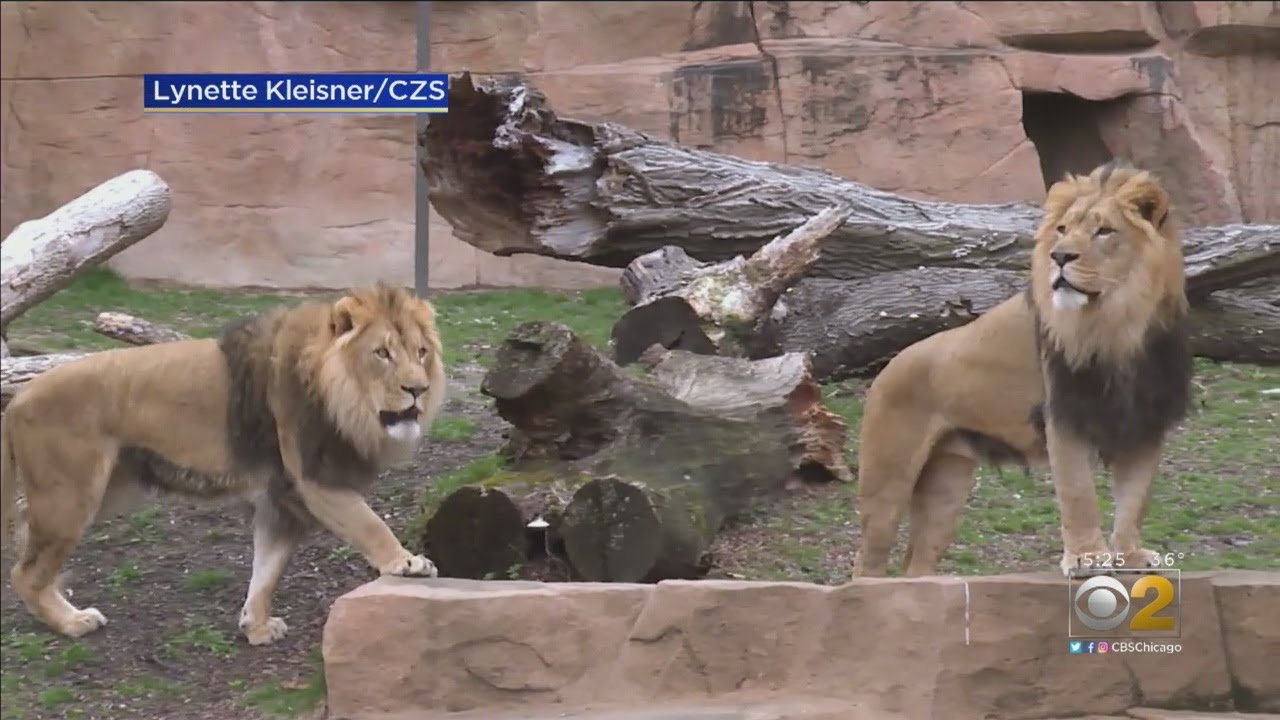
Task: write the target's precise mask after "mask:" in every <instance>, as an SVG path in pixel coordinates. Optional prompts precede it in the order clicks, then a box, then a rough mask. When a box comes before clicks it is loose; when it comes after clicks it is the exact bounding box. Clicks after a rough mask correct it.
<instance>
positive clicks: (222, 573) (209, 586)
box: [186, 568, 231, 592]
mask: <svg viewBox="0 0 1280 720" xmlns="http://www.w3.org/2000/svg"><path fill="white" fill-rule="evenodd" d="M229 582H231V573H229V572H227V571H226V570H218V569H214V568H211V569H209V570H197V571H195V572H193V573H191V574H190V575H188V576H187V582H186V585H187V589H188V590H190V591H192V592H207V591H209V590H214V589H216V588H220V587H222V586H223V585H226V584H227V583H229Z"/></svg>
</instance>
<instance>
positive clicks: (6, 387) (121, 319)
mask: <svg viewBox="0 0 1280 720" xmlns="http://www.w3.org/2000/svg"><path fill="white" fill-rule="evenodd" d="M93 329H94V330H95V331H97V332H99V333H101V334H103V335H106V336H107V337H111V338H115V339H117V340H121V341H124V342H127V343H129V344H131V345H151V344H153V343H159V342H170V341H173V340H186V339H190V337H191V336H189V335H187V334H186V333H183V332H181V331H178V330H174V329H173V328H169V327H165V326H163V325H157V324H155V323H152V322H148V321H146V320H143V319H141V318H135V317H133V316H132V315H126V314H124V313H117V312H104V313H99V314H98V318H97V320H95V321H94V323H93ZM5 350H6V353H5V356H4V358H3V360H0V408H3V407H5V406H7V405H8V404H9V400H11V399H12V398H13V395H14V393H16V392H18V390H19V389H20V388H21V387H22V386H23V385H24V384H26V383H27V382H29V381H30V380H31V379H32V378H34V377H35V376H37V375H39V374H40V373H42V372H44V371H46V370H49V369H51V368H54V367H57V366H58V365H62V364H63V363H67V362H70V361H72V360H79V359H80V358H82V357H85V356H86V355H88V354H89V353H82V352H64V353H50V354H46V355H27V356H23V357H11V356H9V354H8V352H7V351H8V348H7V347H6V348H5Z"/></svg>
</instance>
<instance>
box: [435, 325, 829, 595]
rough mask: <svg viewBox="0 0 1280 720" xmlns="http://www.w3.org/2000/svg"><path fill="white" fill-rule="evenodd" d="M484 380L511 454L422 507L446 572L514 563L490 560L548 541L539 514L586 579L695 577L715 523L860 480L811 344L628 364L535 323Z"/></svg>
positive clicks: (552, 544) (665, 356)
mask: <svg viewBox="0 0 1280 720" xmlns="http://www.w3.org/2000/svg"><path fill="white" fill-rule="evenodd" d="M481 389H482V392H484V393H485V394H486V395H489V396H490V397H493V398H494V400H495V405H496V407H497V410H498V413H499V414H500V415H501V416H502V417H503V418H504V419H506V420H507V421H508V422H510V423H511V424H512V426H513V427H512V428H511V431H510V438H509V442H508V444H507V446H506V447H505V448H504V450H503V453H504V455H506V456H507V458H508V459H509V461H510V463H511V464H510V466H509V467H508V468H507V469H506V470H504V471H502V472H500V473H498V474H497V475H495V476H494V477H492V478H487V479H483V480H481V481H479V482H477V483H470V484H468V486H466V487H464V488H458V489H454V490H452V491H451V492H450V493H449V494H446V495H445V497H444V499H443V500H442V501H441V502H440V503H439V505H438V506H437V509H435V511H434V513H433V514H432V515H431V517H430V519H428V520H427V528H428V529H427V531H426V533H425V535H426V536H427V543H429V545H430V548H431V553H432V557H433V559H434V560H435V561H436V562H437V563H438V564H439V566H440V568H441V571H442V573H446V574H447V572H448V571H447V568H454V567H456V568H458V570H459V571H460V572H465V573H467V574H468V576H471V577H475V576H483V575H485V574H492V573H501V572H503V571H505V569H506V568H505V567H493V565H494V564H503V563H507V562H508V561H510V560H511V559H512V558H513V557H516V556H518V555H519V554H520V552H521V549H522V548H523V551H524V552H526V553H527V552H530V550H531V548H530V546H531V545H536V544H537V542H539V541H538V540H537V537H538V536H537V535H536V534H531V533H529V532H528V531H529V530H537V529H539V528H536V527H535V528H529V525H530V523H531V522H532V523H533V524H534V525H541V524H542V523H545V524H546V525H545V527H544V528H541V531H542V533H543V538H544V539H543V540H542V541H541V542H543V543H544V544H545V545H546V546H547V547H549V548H551V551H552V552H553V553H554V552H560V550H559V545H560V544H561V543H563V552H564V554H565V556H566V558H567V559H568V561H569V562H570V563H571V564H572V566H573V568H574V569H575V572H576V573H577V575H579V576H580V577H582V578H584V579H587V580H600V581H606V580H607V581H641V580H657V579H662V578H669V577H695V576H697V575H698V574H700V573H701V572H703V571H704V570H705V565H704V564H703V555H704V554H705V550H706V548H707V545H708V543H709V542H710V539H711V538H712V537H713V536H714V534H715V532H716V531H717V530H719V528H720V527H721V525H722V524H723V523H724V522H725V521H726V520H727V519H729V518H732V517H734V516H735V515H737V514H739V513H741V512H742V511H743V510H744V509H745V508H746V507H747V506H748V504H749V503H750V502H751V501H752V500H753V499H755V498H759V497H762V496H765V495H768V494H770V493H773V492H777V491H780V490H781V489H782V488H783V487H784V486H785V485H786V484H787V483H788V482H789V481H791V480H792V479H797V478H798V479H811V480H833V479H834V480H840V481H846V482H847V481H850V480H851V474H850V471H849V468H848V465H847V464H846V462H845V460H844V448H845V441H846V439H847V427H846V425H845V423H844V421H843V420H842V419H841V418H840V417H839V416H837V415H835V414H834V413H832V412H831V411H830V410H828V409H827V408H826V407H824V406H823V405H822V395H821V392H820V389H819V388H818V387H817V385H816V384H815V383H814V382H813V380H812V377H811V376H810V373H809V368H808V362H807V360H806V359H805V357H804V356H803V355H782V356H779V357H774V358H769V359H766V360H759V361H752V360H746V359H741V358H726V357H715V356H705V355H693V354H689V353H683V352H673V351H666V350H662V349H661V348H654V349H653V350H652V351H650V352H648V353H645V354H644V355H642V357H641V358H640V359H639V362H638V363H637V365H636V366H635V367H634V368H633V369H627V370H624V369H622V368H620V367H618V366H617V365H615V364H614V363H613V362H611V361H610V360H609V359H608V358H607V357H605V356H604V355H602V354H601V353H600V352H599V351H597V350H596V349H594V348H592V347H591V346H590V345H588V344H587V343H585V342H583V341H582V340H581V339H579V338H578V337H577V336H576V335H574V334H573V332H572V331H570V330H569V329H568V328H566V327H564V326H563V325H559V324H557V323H550V322H534V323H526V324H524V325H521V326H519V327H517V328H516V329H515V330H514V331H513V332H512V333H511V335H510V336H509V337H508V338H507V340H506V341H505V342H504V344H503V345H502V347H501V348H500V350H499V353H498V358H497V362H496V363H495V365H494V367H493V369H492V370H490V372H489V373H488V374H487V375H486V376H485V379H484V382H483V384H482V386H481ZM495 491H496V492H495ZM495 495H496V497H491V496H495ZM513 508H515V509H516V512H513V511H512V509H513ZM433 527H434V529H433ZM464 538H470V544H469V543H468V541H467V540H464ZM477 538H478V539H479V542H476V539H477ZM491 546H496V547H498V548H499V551H495V552H493V553H488V551H487V550H486V551H485V552H484V553H477V551H476V549H477V547H479V548H480V549H485V548H489V547H491ZM464 554H469V559H468V560H467V561H466V562H463V561H461V560H460V561H459V562H458V563H456V564H455V563H454V561H453V559H452V556H454V555H457V556H459V557H461V556H462V555H464ZM478 555H486V556H491V557H493V558H494V559H493V560H491V561H490V560H483V561H478V560H477V556H478Z"/></svg>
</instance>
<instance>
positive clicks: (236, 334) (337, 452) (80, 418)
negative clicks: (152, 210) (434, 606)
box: [0, 285, 445, 645]
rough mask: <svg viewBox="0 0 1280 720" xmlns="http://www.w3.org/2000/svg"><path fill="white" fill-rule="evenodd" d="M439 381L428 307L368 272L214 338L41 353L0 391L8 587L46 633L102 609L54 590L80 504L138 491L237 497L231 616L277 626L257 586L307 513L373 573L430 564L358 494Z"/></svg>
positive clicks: (88, 624) (127, 503)
mask: <svg viewBox="0 0 1280 720" xmlns="http://www.w3.org/2000/svg"><path fill="white" fill-rule="evenodd" d="M444 395H445V375H444V364H443V359H442V357H441V344H440V337H439V335H438V333H437V329H436V324H435V311H434V309H433V308H432V306H431V305H430V304H429V303H428V302H426V301H425V300H420V299H417V298H415V297H413V296H412V295H410V294H409V293H408V292H406V291H404V290H402V289H399V288H391V287H387V286H383V285H378V286H376V287H373V288H368V289H363V290H360V291H358V292H354V293H351V294H349V295H347V296H346V297H343V298H341V299H339V300H337V301H336V302H334V303H332V304H330V303H322V302H309V303H305V304H301V305H298V306H296V307H292V308H278V309H276V310H274V311H271V312H268V313H266V314H264V315H262V316H259V317H255V318H249V319H246V320H243V321H240V322H238V323H236V324H234V325H232V326H230V327H229V328H228V329H227V330H226V331H225V332H224V333H223V334H222V336H221V337H219V338H218V339H201V340H184V341H179V342H170V343H164V344H159V345H149V346H144V347H135V348H122V349H118V350H109V351H107V352H101V353H95V354H93V355H90V356H88V357H86V358H84V359H81V360H78V361H76V362H73V363H70V364H67V365H62V366H59V367H56V368H53V369H51V370H49V371H47V372H45V373H42V374H41V375H39V376H37V377H36V378H35V379H34V380H32V381H31V382H30V383H28V384H27V386H26V387H24V388H23V389H22V390H21V391H20V392H19V393H18V394H17V395H16V396H15V397H14V398H13V400H12V401H11V402H10V403H9V406H8V408H7V409H6V410H5V413H4V422H3V426H2V427H0V465H2V467H0V470H2V472H3V474H2V475H0V488H2V489H3V496H2V497H0V501H2V503H0V510H2V511H3V513H2V517H0V525H2V528H3V530H4V531H5V532H4V533H0V534H7V531H8V529H9V528H10V523H11V522H13V521H15V520H17V518H16V517H15V512H14V500H15V495H16V493H17V491H18V490H19V483H21V490H22V491H23V494H24V495H25V499H26V511H25V522H24V523H23V524H24V525H25V532H24V533H23V534H25V541H24V542H22V543H20V546H21V551H20V556H19V557H18V558H17V559H16V562H15V563H14V567H13V571H12V573H11V578H12V581H13V586H14V589H15V590H16V592H17V594H18V596H19V597H21V598H22V601H23V603H24V604H25V605H26V607H27V608H28V609H29V610H30V611H31V612H32V614H34V615H35V616H36V617H38V618H39V619H40V620H41V621H43V622H44V623H45V624H47V625H48V626H49V627H50V628H52V629H53V630H55V631H57V632H59V633H62V634H64V635H68V636H71V637H79V636H81V635H84V634H86V633H89V632H92V631H94V630H96V629H98V628H99V627H102V626H103V625H105V624H106V622H107V621H106V618H105V617H104V616H103V615H102V613H101V612H99V611H98V610H97V609H95V608H85V609H79V608H77V607H75V606H74V605H72V604H71V603H70V602H68V601H67V599H66V597H65V596H64V595H63V594H62V592H61V591H60V590H59V588H58V587H57V583H56V580H57V577H58V573H59V570H60V568H61V567H62V565H63V563H64V562H66V560H67V558H68V557H69V556H70V554H71V552H72V550H73V549H74V548H75V547H76V545H77V544H78V543H79V542H80V540H81V538H82V536H83V535H84V532H85V530H86V529H87V528H88V527H89V525H90V524H91V523H92V522H93V521H94V519H95V518H98V517H105V516H107V515H109V514H118V513H120V512H124V511H127V510H129V509H131V508H132V507H135V506H136V505H137V504H138V502H139V501H140V500H143V499H144V498H146V497H147V496H149V495H153V494H160V495H163V494H167V493H174V494H178V495H183V496H187V497H194V498H199V499H204V500H245V501H248V502H249V503H250V504H251V505H252V507H253V510H254V512H253V571H252V576H251V578H250V581H249V590H248V596H247V598H246V600H245V603H244V607H243V609H242V610H241V612H240V618H239V626H240V629H241V630H242V631H243V632H244V634H245V636H246V637H247V638H248V641H249V642H250V643H252V644H254V645H262V644H266V643H271V642H274V641H276V640H279V639H280V638H282V637H284V635H285V632H286V630H287V628H286V625H285V623H284V621H283V620H281V619H280V618H278V617H271V614H270V606H271V596H272V594H273V593H274V591H275V587H276V583H277V582H278V581H279V580H280V577H281V575H282V574H283V572H284V569H285V565H286V564H287V563H288V561H289V558H290V556H291V555H292V553H293V551H294V550H295V549H296V548H297V546H298V544H299V543H300V542H301V540H302V539H303V537H304V535H305V534H306V532H307V530H309V529H311V528H313V527H315V526H317V525H318V526H321V527H324V528H327V529H328V530H330V531H332V532H333V533H335V534H336V535H337V536H338V537H340V538H341V539H342V540H344V541H345V542H347V543H349V544H351V545H352V546H353V547H355V548H356V549H357V550H359V552H360V553H361V554H363V555H364V557H365V558H366V559H367V560H368V562H369V563H370V564H371V565H372V566H373V567H374V568H376V569H377V570H378V571H379V572H381V573H382V574H389V575H418V576H434V575H435V574H436V569H435V566H434V565H433V564H432V563H431V561H430V560H428V559H427V558H425V557H422V556H421V555H414V554H412V553H410V552H409V551H407V550H406V549H405V548H404V547H403V546H402V545H401V544H400V541H399V540H397V539H396V536H395V535H394V534H393V533H392V531H391V529H390V528H388V527H387V524H386V523H385V522H383V520H382V519H381V518H380V517H378V515H377V514H376V513H374V511H373V510H372V509H371V508H370V507H369V505H368V504H367V503H366V502H365V500H364V495H365V494H366V493H367V492H368V490H369V489H370V486H371V484H372V483H373V481H374V480H375V479H376V476H377V473H378V472H379V470H380V469H382V468H384V467H386V466H387V465H388V464H390V463H392V462H396V461H399V460H403V459H407V458H408V457H411V456H412V453H413V451H414V449H415V447H416V446H417V444H418V440H419V438H420V436H421V434H422V432H423V430H424V429H425V428H428V427H429V426H430V424H431V421H432V420H433V419H434V417H435V415H436V413H437V412H438V410H439V408H440V405H441V403H442V402H443V400H444Z"/></svg>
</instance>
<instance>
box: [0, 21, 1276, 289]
mask: <svg viewBox="0 0 1280 720" xmlns="http://www.w3.org/2000/svg"><path fill="white" fill-rule="evenodd" d="M433 8H434V9H433V11H432V18H433V24H432V67H433V69H436V70H445V71H458V70H463V69H469V70H471V71H473V72H478V73H510V72H514V73H522V74H524V75H526V76H527V77H528V78H529V79H530V80H531V81H532V82H533V83H534V84H535V85H537V86H538V87H540V88H541V89H542V90H543V91H544V92H546V94H547V95H548V97H549V99H550V100H551V102H552V105H553V107H554V108H555V109H556V110H557V112H560V113H562V114H566V115H572V116H578V117H582V118H584V119H589V120H612V121H615V122H619V123H623V124H626V125H630V126H633V127H635V128H638V129H640V130H644V131H646V132H650V133H654V134H656V135H659V136H661V137H665V138H669V139H673V140H676V141H678V142H681V143H686V144H689V145H693V146H697V147H701V148H707V149H714V150H719V151H722V152H728V153H733V154H737V155H741V156H744V157H747V158H751V159H757V160H772V161H780V162H790V163H799V164H811V165H818V166H822V167H825V168H827V169H829V170H832V171H833V172H836V173H838V174H840V175H843V176H845V177H847V178H850V179H852V180H857V181H860V182H863V183H867V184H869V185H873V186H876V187H879V188H882V189H885V190H890V191H894V192H898V193H901V194H904V195H908V196H913V197H920V198H936V199H945V200H954V201H972V202H984V201H991V202H996V201H1006V200H1032V201H1034V200H1037V199H1038V198H1039V197H1041V196H1042V195H1043V192H1044V188H1045V181H1046V177H1047V178H1057V177H1059V176H1061V174H1062V173H1063V172H1066V171H1069V170H1083V169H1086V168H1088V167H1090V166H1093V165H1095V164H1097V162H1099V161H1101V160H1104V159H1106V158H1108V157H1111V156H1114V155H1125V156H1128V157H1130V158H1132V159H1133V160H1134V161H1136V162H1138V163H1141V164H1144V165H1147V166H1150V167H1152V168H1153V169H1155V170H1157V171H1159V172H1160V173H1161V174H1162V175H1163V176H1164V177H1165V178H1166V181H1167V183H1168V184H1169V185H1170V187H1171V190H1172V191H1173V193H1174V195H1175V198H1176V199H1177V201H1178V204H1179V206H1180V207H1181V209H1182V211H1183V217H1184V220H1185V221H1186V222H1189V223H1193V224H1217V223H1226V222H1231V221H1247V222H1276V221H1280V192H1277V191H1276V188H1277V187H1280V3H1276V2H1178V3H1155V2H1114V3H1107V4H1105V5H1097V6H1094V7H1088V8H1086V4H1085V3H1080V2H945V3H941V2H903V3H866V2H663V3H636V4H627V3H614V2H587V3H577V2H505V3H490V2H450V3H435V4H434V5H433ZM3 13H4V14H3V19H4V23H3V38H2V42H0V109H3V113H2V114H0V148H2V149H3V160H2V163H3V171H4V172H3V184H2V185H0V198H2V200H3V205H2V210H0V232H3V233H5V234H7V233H8V232H9V231H10V230H11V229H12V228H13V227H14V226H15V225H16V224H17V223H18V222H20V221H22V220H24V219H27V218H30V217H35V216H39V215H43V214H45V213H47V212H49V211H50V210H52V209H53V208H55V207H57V206H58V205H59V204H61V203H63V202H66V201H67V200H69V199H71V198H72V197H74V196H75V195H77V194H79V193H81V192H83V191H85V190H87V189H88V188H90V187H92V186H93V185H95V184H97V183H98V182H101V181H103V180H105V179H107V178H108V177H110V176H112V175H115V174H118V173H119V172H123V171H124V170H127V169H130V168H133V167H148V168H150V169H152V170H155V171H156V172H158V173H159V174H160V175H161V176H162V177H164V178H165V179H166V180H167V181H169V183H170V184H171V185H172V186H173V189H174V195H175V202H174V210H173V213H172V215H171V217H170V219H169V221H168V223H167V224H166V226H165V227H164V228H163V229H162V230H161V231H160V232H159V233H157V234H156V235H155V236H153V237H152V238H151V239H148V240H147V241H145V242H144V243H142V244H141V245H139V246H137V247H135V248H132V249H130V250H128V251H126V252H125V253H123V254H121V255H120V256H119V257H118V258H117V259H116V260H115V261H114V265H115V266H116V267H117V268H119V269H120V270H122V271H123V272H124V273H125V274H127V275H130V276H133V277H138V278H147V279H162V280H174V281H181V282H188V283H195V284H207V285H231V286H242V285H260V286H274V287H340V286H343V285H347V284H350V283H354V282H361V281H365V280H369V279H373V278H375V277H386V278H392V279H398V280H401V281H403V282H410V281H411V278H412V257H413V217H414V211H413V197H414V189H413V188H414V185H413V156H414V143H413V126H414V120H413V118H412V117H371V116H354V117H347V116H336V117H298V116H269V115H262V116H244V117H239V116H189V117H188V116H147V115H143V113H142V111H141V90H142V88H141V80H140V76H141V75H142V74H143V73H146V72H175V71H183V70H193V69H197V68H217V69H219V70H221V71H227V72H235V71H239V72H289V71H297V72H303V71H314V72H321V71H358V70H367V71H374V70H411V69H412V68H413V66H414V62H415V57H416V54H415V32H416V22H415V8H414V5H413V4H411V3H399V2H374V3H272V2H258V3H250V2H228V3H203V4H181V3H166V4H157V5H155V6H151V5H148V6H146V7H143V6H140V5H136V4H135V5H131V4H113V3H52V2H46V3H34V2H14V3H5V4H4V6H3ZM162 246H163V247H164V251H163V252H160V248H161V247H162ZM431 265H432V269H431V272H432V278H433V284H434V285H436V286H438V287H457V286H463V285H473V284H484V285H520V284H523V285H552V286H561V287H578V286H584V285H594V284H601V283H612V282H614V279H615V278H616V271H610V270H602V269H597V268H591V267H588V266H581V265H576V264H571V263H564V262H559V261H553V260H550V259H546V258H528V257H521V258H496V257H493V256H492V255H488V254H487V253H482V252H480V251H477V250H475V249H474V248H471V247H470V246H467V245H463V244H462V243H460V242H458V241H456V240H455V239H453V237H452V235H451V233H450V232H449V227H448V225H447V223H444V222H443V221H441V220H440V219H439V218H437V217H433V219H432V254H431Z"/></svg>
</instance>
